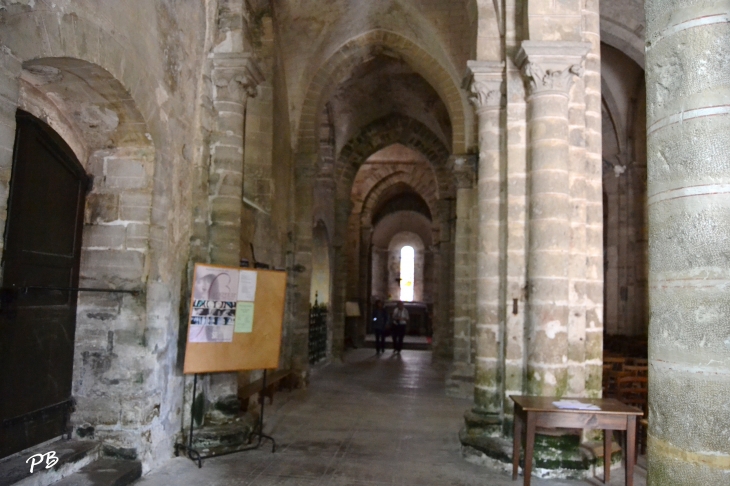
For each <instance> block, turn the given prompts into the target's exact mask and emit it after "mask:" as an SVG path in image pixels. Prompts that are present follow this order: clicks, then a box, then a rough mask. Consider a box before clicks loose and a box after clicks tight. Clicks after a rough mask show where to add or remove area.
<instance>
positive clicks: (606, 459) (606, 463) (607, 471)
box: [603, 430, 613, 484]
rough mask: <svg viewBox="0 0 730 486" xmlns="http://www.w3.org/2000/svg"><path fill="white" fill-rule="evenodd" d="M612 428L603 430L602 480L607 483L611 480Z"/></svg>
mask: <svg viewBox="0 0 730 486" xmlns="http://www.w3.org/2000/svg"><path fill="white" fill-rule="evenodd" d="M612 436H613V431H612V430H604V431H603V482H604V483H605V484H608V483H610V482H611V450H612V449H613V448H612V447H611V437H612Z"/></svg>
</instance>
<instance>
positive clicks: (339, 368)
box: [135, 349, 646, 486]
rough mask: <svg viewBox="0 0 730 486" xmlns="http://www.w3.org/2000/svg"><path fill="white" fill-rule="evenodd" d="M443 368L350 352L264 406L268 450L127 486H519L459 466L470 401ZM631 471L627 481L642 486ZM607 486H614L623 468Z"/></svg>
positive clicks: (412, 356) (560, 484)
mask: <svg viewBox="0 0 730 486" xmlns="http://www.w3.org/2000/svg"><path fill="white" fill-rule="evenodd" d="M444 374H445V370H444V369H440V368H439V367H438V366H434V365H432V364H431V353H430V352H427V351H413V350H405V351H403V354H402V356H397V355H393V354H391V351H390V350H388V351H386V353H385V354H384V355H382V356H381V357H376V356H374V352H373V350H372V349H357V350H353V351H351V352H349V353H348V354H347V355H346V358H345V360H344V363H338V364H329V365H327V366H324V367H322V368H319V369H315V370H314V371H313V373H312V378H311V383H310V386H309V388H308V389H307V390H298V391H294V392H285V391H284V392H279V393H277V394H276V395H275V403H274V405H273V406H271V407H268V406H267V408H266V423H265V427H264V430H265V432H266V433H268V434H270V435H272V436H273V437H274V438H275V439H276V441H277V444H278V449H277V451H276V453H274V454H272V453H271V448H270V447H268V446H265V447H263V448H261V449H259V450H256V451H247V452H242V453H236V454H232V455H228V456H223V457H218V458H211V459H206V460H205V461H204V463H203V467H202V469H198V468H197V466H196V465H195V464H194V463H193V462H192V461H190V460H189V459H186V458H176V459H172V460H170V461H169V462H167V463H166V464H164V465H162V466H161V467H159V468H157V469H156V470H154V471H152V472H151V473H150V474H148V475H147V476H145V477H143V478H142V479H140V480H139V481H138V482H137V483H135V484H136V485H137V486H169V485H176V486H186V485H196V486H234V485H235V486H239V485H240V486H244V485H253V486H269V485H297V486H314V485H333V486H334V485H353V486H356V485H358V486H366V485H367V486H379V485H443V486H471V485H494V486H507V485H521V484H522V477H520V478H519V480H518V481H516V482H513V481H512V480H511V477H510V476H509V475H507V474H506V473H504V472H501V471H494V470H490V469H487V468H485V467H481V466H477V465H474V464H471V463H468V462H466V461H465V460H464V459H463V458H462V456H461V452H460V448H459V440H458V431H459V428H460V427H461V426H462V423H463V418H462V417H463V413H464V411H465V410H467V409H468V408H469V406H470V405H471V402H470V401H467V400H459V399H454V398H449V397H446V396H445V395H444V386H443V383H444ZM641 464H643V461H642V460H641V459H640V466H639V467H637V471H636V474H635V481H634V484H635V485H636V486H645V485H646V471H645V470H644V468H643V467H641ZM611 476H612V481H611V485H622V484H624V482H623V470H620V471H619V470H613V471H612V475H611ZM532 484H533V485H534V486H548V485H550V486H569V485H570V486H582V485H599V484H603V482H602V481H600V480H599V479H596V478H594V479H591V480H587V481H567V480H546V479H537V478H533V480H532Z"/></svg>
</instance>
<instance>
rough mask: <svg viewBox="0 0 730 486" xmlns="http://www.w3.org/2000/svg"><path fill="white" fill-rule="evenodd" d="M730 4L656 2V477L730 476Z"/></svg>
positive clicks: (689, 480) (649, 39) (651, 466)
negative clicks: (729, 47)
mask: <svg viewBox="0 0 730 486" xmlns="http://www.w3.org/2000/svg"><path fill="white" fill-rule="evenodd" d="M729 14H730V8H729V7H728V4H727V2H723V1H719V0H717V1H709V2H707V1H706V2H699V1H691V2H666V1H659V0H647V2H646V20H647V32H646V86H647V137H648V140H647V142H648V147H647V152H648V168H647V169H648V188H647V197H648V201H647V203H648V229H649V305H650V312H649V314H650V316H651V317H650V323H649V450H648V452H649V455H648V482H647V484H649V485H651V486H673V485H694V484H703V485H704V484H708V485H709V484H730V414H729V413H728V411H729V410H730V320H729V319H730V318H729V316H730V291H729V290H728V289H730V250H729V248H730V155H728V154H730V86H729V85H728V82H727V80H728V78H730V64H729V63H728V51H727V49H728V47H727V46H728V45H730V24H729V23H728V22H727V18H728V15H729Z"/></svg>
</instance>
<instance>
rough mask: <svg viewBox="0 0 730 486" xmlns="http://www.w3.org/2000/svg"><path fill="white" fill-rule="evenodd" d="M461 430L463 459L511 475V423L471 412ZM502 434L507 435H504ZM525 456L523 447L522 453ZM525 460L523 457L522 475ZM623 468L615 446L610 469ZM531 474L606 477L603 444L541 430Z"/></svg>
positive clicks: (575, 435)
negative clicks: (604, 475)
mask: <svg viewBox="0 0 730 486" xmlns="http://www.w3.org/2000/svg"><path fill="white" fill-rule="evenodd" d="M464 420H465V423H466V424H465V426H464V428H462V429H461V431H459V440H460V441H461V452H462V455H463V456H464V458H465V459H466V460H467V461H469V462H471V463H473V464H478V465H481V466H485V467H488V468H490V469H497V470H502V471H505V472H508V473H511V472H512V436H511V432H512V421H511V420H510V419H507V420H506V421H504V422H502V421H501V420H500V419H499V417H497V416H496V415H492V416H490V415H487V414H480V413H478V412H475V411H473V410H468V411H467V412H466V413H465V414H464ZM503 431H505V432H507V431H508V433H503ZM522 453H523V454H524V448H523V452H522ZM523 465H524V457H520V473H521V472H522V466H523ZM620 467H621V448H620V447H618V445H617V444H615V443H614V446H613V450H612V454H611V468H612V469H619V468H620ZM532 475H533V476H534V477H539V478H561V479H586V478H591V477H603V445H602V442H591V443H584V442H581V435H580V434H565V432H564V431H560V430H556V431H554V432H553V431H551V430H539V431H538V433H537V434H536V435H535V452H534V455H533V463H532Z"/></svg>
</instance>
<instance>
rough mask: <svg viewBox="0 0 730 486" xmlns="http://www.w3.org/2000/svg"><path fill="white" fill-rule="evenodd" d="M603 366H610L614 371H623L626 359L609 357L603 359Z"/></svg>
mask: <svg viewBox="0 0 730 486" xmlns="http://www.w3.org/2000/svg"><path fill="white" fill-rule="evenodd" d="M603 364H610V365H611V369H613V370H614V371H621V370H622V369H623V367H624V364H626V358H624V357H611V356H607V357H605V358H603Z"/></svg>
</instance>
